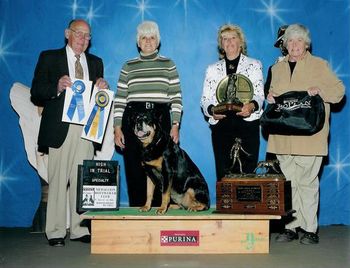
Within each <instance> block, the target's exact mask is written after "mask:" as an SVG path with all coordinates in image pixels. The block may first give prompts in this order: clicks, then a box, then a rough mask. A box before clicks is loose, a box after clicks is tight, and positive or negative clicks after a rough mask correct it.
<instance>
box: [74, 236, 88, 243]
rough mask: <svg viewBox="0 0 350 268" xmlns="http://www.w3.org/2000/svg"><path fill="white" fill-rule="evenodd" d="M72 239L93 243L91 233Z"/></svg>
mask: <svg viewBox="0 0 350 268" xmlns="http://www.w3.org/2000/svg"><path fill="white" fill-rule="evenodd" d="M71 241H80V242H83V243H87V244H89V243H91V235H84V236H82V237H78V238H71Z"/></svg>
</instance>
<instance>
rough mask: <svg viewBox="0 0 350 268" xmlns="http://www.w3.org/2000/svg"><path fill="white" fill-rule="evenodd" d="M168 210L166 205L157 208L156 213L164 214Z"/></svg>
mask: <svg viewBox="0 0 350 268" xmlns="http://www.w3.org/2000/svg"><path fill="white" fill-rule="evenodd" d="M166 212H167V208H166V207H160V208H158V209H157V210H156V214H157V215H164V214H165V213H166Z"/></svg>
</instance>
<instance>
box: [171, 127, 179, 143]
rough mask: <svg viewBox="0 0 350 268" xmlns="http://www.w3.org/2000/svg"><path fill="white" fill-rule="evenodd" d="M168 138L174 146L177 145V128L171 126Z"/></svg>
mask: <svg viewBox="0 0 350 268" xmlns="http://www.w3.org/2000/svg"><path fill="white" fill-rule="evenodd" d="M170 137H171V139H172V140H173V142H175V143H176V144H177V143H179V126H178V125H173V126H172V127H171V130H170Z"/></svg>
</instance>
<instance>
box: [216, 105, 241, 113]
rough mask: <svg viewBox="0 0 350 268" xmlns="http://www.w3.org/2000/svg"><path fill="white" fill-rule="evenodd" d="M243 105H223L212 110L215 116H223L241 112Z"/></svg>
mask: <svg viewBox="0 0 350 268" xmlns="http://www.w3.org/2000/svg"><path fill="white" fill-rule="evenodd" d="M242 107H243V103H223V104H219V105H217V106H214V107H213V108H212V112H213V113H215V114H224V113H227V112H241V111H242Z"/></svg>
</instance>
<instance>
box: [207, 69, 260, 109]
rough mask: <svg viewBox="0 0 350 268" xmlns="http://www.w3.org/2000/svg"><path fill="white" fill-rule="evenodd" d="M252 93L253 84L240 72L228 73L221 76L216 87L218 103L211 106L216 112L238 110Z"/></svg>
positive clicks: (250, 98) (251, 96) (249, 98)
mask: <svg viewBox="0 0 350 268" xmlns="http://www.w3.org/2000/svg"><path fill="white" fill-rule="evenodd" d="M253 94H254V89H253V84H252V82H251V81H250V80H249V78H248V77H246V76H244V75H242V74H230V75H228V76H226V77H225V78H223V79H222V80H221V81H220V82H219V84H218V86H217V88H216V99H217V100H218V103H219V104H218V105H216V106H215V107H213V108H212V111H213V112H214V113H216V114H220V113H226V112H228V111H233V112H240V111H241V110H242V106H243V105H244V104H246V103H249V102H250V101H251V100H252V98H253Z"/></svg>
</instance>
